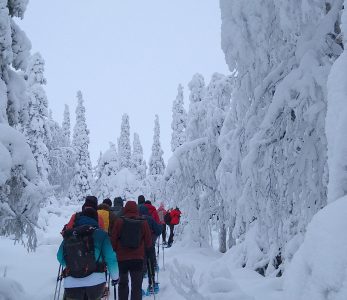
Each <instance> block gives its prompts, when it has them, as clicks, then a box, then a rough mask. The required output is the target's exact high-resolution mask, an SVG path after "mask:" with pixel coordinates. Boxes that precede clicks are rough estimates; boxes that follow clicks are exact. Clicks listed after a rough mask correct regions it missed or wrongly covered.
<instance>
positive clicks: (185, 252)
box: [0, 206, 282, 300]
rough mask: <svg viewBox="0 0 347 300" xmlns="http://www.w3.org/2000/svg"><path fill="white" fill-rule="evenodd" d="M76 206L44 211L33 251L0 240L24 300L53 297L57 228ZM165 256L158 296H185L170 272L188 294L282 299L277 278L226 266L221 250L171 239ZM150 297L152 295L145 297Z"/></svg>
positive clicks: (4, 263) (3, 266) (5, 268)
mask: <svg viewBox="0 0 347 300" xmlns="http://www.w3.org/2000/svg"><path fill="white" fill-rule="evenodd" d="M76 210H77V207H73V206H69V207H65V208H64V209H63V212H61V208H58V207H57V208H55V209H52V208H51V209H47V210H46V211H43V212H42V214H41V218H40V223H41V224H40V225H41V226H42V225H44V226H46V231H42V232H40V234H39V246H38V248H37V250H36V252H33V253H30V252H29V253H28V252H27V251H26V250H25V249H24V248H23V247H22V246H21V245H18V244H17V245H14V244H13V241H11V240H9V239H5V238H1V239H0V248H1V257H0V274H1V276H6V277H7V278H10V279H14V280H16V281H17V282H19V283H20V284H21V285H22V286H23V288H24V291H25V293H26V294H27V295H28V297H27V299H28V300H29V299H37V300H47V299H53V295H54V289H55V284H56V276H57V271H58V262H57V260H56V252H57V249H58V246H59V244H60V242H61V236H60V234H59V232H60V230H61V228H62V226H63V225H64V224H65V223H66V222H67V220H68V219H69V217H70V215H71V214H72V213H73V212H74V211H76ZM164 255H165V270H164V267H163V260H162V248H160V258H159V259H160V264H159V265H160V272H159V282H160V293H159V294H158V295H156V299H159V300H160V299H163V300H164V299H165V300H167V299H174V300H181V299H185V298H184V297H183V296H182V295H180V294H179V293H178V292H177V290H176V289H175V287H174V285H173V283H172V281H171V278H170V275H171V274H172V275H174V277H175V278H176V279H178V280H175V281H176V282H177V284H178V285H179V286H183V289H184V290H185V292H187V293H190V295H191V299H201V300H202V299H206V300H207V299H211V300H213V299H216V300H217V299H218V300H223V299H225V300H226V299H228V300H279V299H281V295H282V292H281V286H282V280H281V279H278V278H264V277H262V276H260V275H259V274H257V273H255V272H253V271H249V270H245V269H231V268H229V267H228V266H229V265H230V264H229V263H228V257H227V255H221V254H220V253H218V252H217V251H215V250H213V249H196V248H187V247H181V246H180V245H179V244H178V245H175V244H174V246H173V247H172V248H170V249H165V252H164ZM187 267H193V268H194V271H193V273H194V276H193V284H192V285H187V286H185V284H186V283H187V282H189V280H187V278H186V277H185V276H184V274H185V271H187V270H188V268H187ZM191 270H192V269H191ZM177 272H178V273H177ZM146 287H147V279H144V283H143V288H144V289H145V288H146ZM62 290H63V289H62ZM151 298H153V296H152V297H145V299H151ZM27 299H23V298H22V299H21V300H27ZM111 299H113V295H111ZM16 300H17V299H16Z"/></svg>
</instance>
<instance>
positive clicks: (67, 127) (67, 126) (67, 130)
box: [62, 104, 71, 146]
mask: <svg viewBox="0 0 347 300" xmlns="http://www.w3.org/2000/svg"><path fill="white" fill-rule="evenodd" d="M62 131H63V139H64V145H65V146H70V144H71V141H70V140H71V122H70V110H69V106H68V105H67V104H65V109H64V119H63V124H62Z"/></svg>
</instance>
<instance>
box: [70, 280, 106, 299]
mask: <svg viewBox="0 0 347 300" xmlns="http://www.w3.org/2000/svg"><path fill="white" fill-rule="evenodd" d="M104 291H105V283H101V284H98V285H93V286H87V287H79V288H66V289H65V294H64V300H100V299H101V297H102V296H103V294H104Z"/></svg>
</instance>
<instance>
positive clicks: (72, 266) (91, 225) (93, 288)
mask: <svg viewBox="0 0 347 300" xmlns="http://www.w3.org/2000/svg"><path fill="white" fill-rule="evenodd" d="M81 253H82V255H81ZM57 258H58V261H59V262H60V264H61V265H62V266H63V268H64V271H63V277H64V288H65V296H64V297H65V298H64V299H66V300H80V299H88V300H98V299H101V298H102V296H103V295H104V292H105V288H106V276H105V271H106V267H107V270H108V273H109V274H110V276H111V279H112V284H113V285H116V284H117V283H118V280H119V271H118V263H117V257H116V253H115V252H114V251H113V249H112V246H111V242H110V239H109V237H108V234H107V233H106V232H105V231H104V230H102V229H100V228H99V225H98V213H97V211H96V210H95V209H94V208H91V207H87V208H85V209H83V210H82V212H80V213H77V214H76V220H75V224H74V228H72V229H69V230H66V231H65V232H64V240H63V242H62V243H61V245H60V247H59V250H58V253H57Z"/></svg>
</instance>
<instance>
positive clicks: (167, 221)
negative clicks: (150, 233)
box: [164, 212, 171, 225]
mask: <svg viewBox="0 0 347 300" xmlns="http://www.w3.org/2000/svg"><path fill="white" fill-rule="evenodd" d="M164 221H165V223H166V224H167V225H170V224H171V215H170V212H167V213H166V214H165V216H164Z"/></svg>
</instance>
